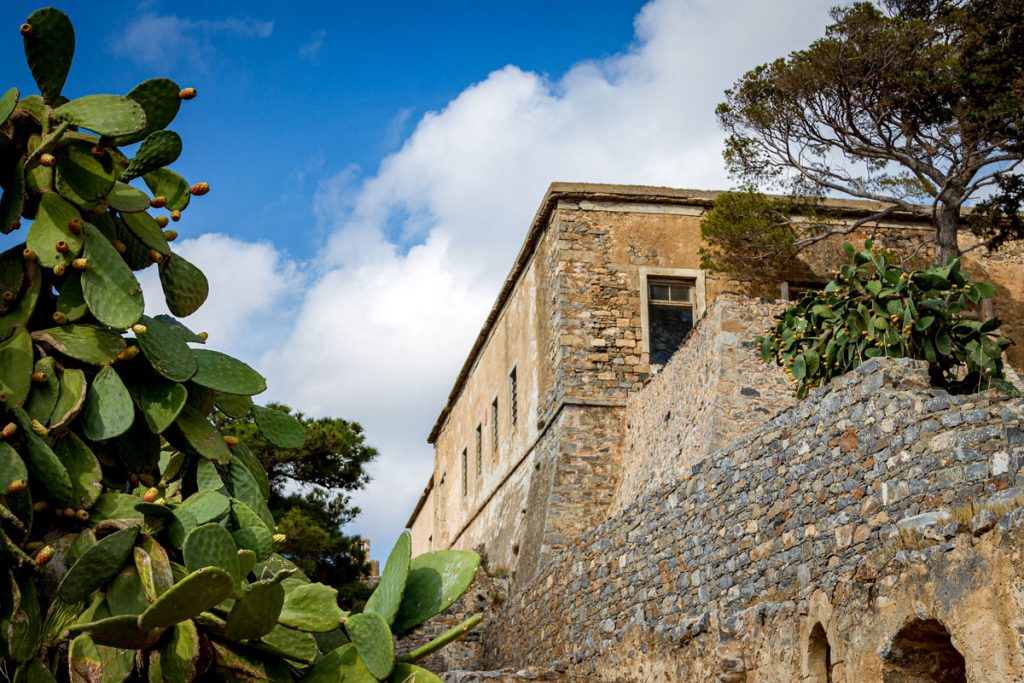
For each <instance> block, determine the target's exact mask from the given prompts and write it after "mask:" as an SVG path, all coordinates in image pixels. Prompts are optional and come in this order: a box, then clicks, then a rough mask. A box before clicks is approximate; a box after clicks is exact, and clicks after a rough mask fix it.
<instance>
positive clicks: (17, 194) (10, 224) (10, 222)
mask: <svg viewBox="0 0 1024 683" xmlns="http://www.w3.org/2000/svg"><path fill="white" fill-rule="evenodd" d="M24 208H25V160H24V159H19V160H18V161H17V162H16V163H15V165H14V173H12V178H11V184H10V186H9V187H7V188H4V194H3V197H0V232H2V233H3V234H5V235H6V234H7V233H9V232H11V231H12V230H15V229H16V228H18V226H20V225H21V213H22V211H23V210H24Z"/></svg>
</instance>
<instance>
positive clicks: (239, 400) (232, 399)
mask: <svg viewBox="0 0 1024 683" xmlns="http://www.w3.org/2000/svg"><path fill="white" fill-rule="evenodd" d="M213 402H214V403H216V404H217V407H218V408H220V410H221V412H222V413H224V414H225V415H227V416H228V417H233V418H235V419H236V420H238V419H241V418H243V417H245V416H246V415H248V414H249V411H250V410H252V399H251V398H249V397H248V396H239V395H238V394H225V393H224V392H221V391H218V392H217V395H216V396H215V397H214V399H213Z"/></svg>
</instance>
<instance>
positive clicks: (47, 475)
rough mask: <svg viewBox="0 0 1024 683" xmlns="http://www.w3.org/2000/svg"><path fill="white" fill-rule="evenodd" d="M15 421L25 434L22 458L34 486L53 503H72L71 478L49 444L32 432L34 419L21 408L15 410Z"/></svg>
mask: <svg viewBox="0 0 1024 683" xmlns="http://www.w3.org/2000/svg"><path fill="white" fill-rule="evenodd" d="M13 413H14V419H15V421H16V422H17V423H18V428H19V429H20V430H21V431H22V433H23V434H24V440H25V445H24V447H23V449H22V450H21V453H20V455H21V457H22V459H23V460H24V461H25V464H26V465H27V466H28V471H29V473H30V474H31V475H32V476H31V477H30V481H32V483H33V485H35V484H37V483H38V484H39V485H41V486H42V488H43V489H44V490H45V491H46V493H47V495H48V496H49V497H50V500H51V502H54V503H58V504H60V505H67V504H68V503H69V502H71V477H70V476H69V475H68V471H67V470H66V469H65V468H64V464H63V463H62V462H61V461H60V458H58V457H57V456H56V454H55V453H54V452H53V450H52V449H51V448H50V446H49V444H47V443H46V441H44V440H43V439H42V437H40V436H39V435H38V434H36V433H35V432H34V431H32V418H30V417H29V416H28V413H26V412H25V411H24V410H22V409H21V408H14V409H13Z"/></svg>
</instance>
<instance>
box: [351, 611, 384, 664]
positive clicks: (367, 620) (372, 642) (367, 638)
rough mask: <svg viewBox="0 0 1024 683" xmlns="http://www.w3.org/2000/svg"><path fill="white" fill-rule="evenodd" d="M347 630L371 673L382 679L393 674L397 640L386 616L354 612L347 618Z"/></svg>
mask: <svg viewBox="0 0 1024 683" xmlns="http://www.w3.org/2000/svg"><path fill="white" fill-rule="evenodd" d="M345 632H346V633H348V637H349V640H351V641H352V644H353V645H355V647H356V651H357V652H358V653H359V657H360V658H361V659H362V660H363V662H364V663H365V664H366V668H367V669H368V670H369V671H370V673H371V674H373V675H374V676H376V677H377V678H380V679H384V678H387V677H388V676H390V675H391V670H392V669H394V667H395V641H394V640H392V638H391V630H390V629H388V624H387V622H386V621H384V617H382V616H380V615H379V614H374V613H373V612H363V613H362V614H353V615H352V616H350V617H349V618H348V619H346V620H345Z"/></svg>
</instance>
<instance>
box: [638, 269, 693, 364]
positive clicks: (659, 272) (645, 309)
mask: <svg viewBox="0 0 1024 683" xmlns="http://www.w3.org/2000/svg"><path fill="white" fill-rule="evenodd" d="M639 275H640V327H641V334H640V336H641V337H642V344H643V345H642V347H641V348H642V349H643V352H644V353H646V354H647V356H648V362H650V354H651V333H650V326H651V315H650V312H649V308H650V305H651V301H650V299H651V297H650V285H651V282H652V281H653V282H655V283H657V282H658V281H659V280H666V281H672V280H679V281H687V280H688V281H690V282H692V283H693V295H694V296H693V298H694V301H693V324H694V326H695V327H696V325H697V321H699V320H700V319H701V318H703V317H704V313H705V312H706V311H707V283H706V279H705V273H704V271H703V270H700V269H697V268H654V267H649V266H642V267H641V268H640V271H639ZM670 284H671V282H670ZM656 305H661V304H660V303H657V302H656ZM665 305H669V306H670V305H672V303H671V302H665ZM659 367H660V366H659Z"/></svg>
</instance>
